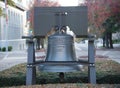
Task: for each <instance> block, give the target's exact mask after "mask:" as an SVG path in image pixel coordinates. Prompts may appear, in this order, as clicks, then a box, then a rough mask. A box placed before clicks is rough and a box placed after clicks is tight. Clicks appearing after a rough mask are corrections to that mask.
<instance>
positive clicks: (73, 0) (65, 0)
mask: <svg viewBox="0 0 120 88" xmlns="http://www.w3.org/2000/svg"><path fill="white" fill-rule="evenodd" d="M58 2H59V3H60V4H61V6H77V5H78V0H58Z"/></svg>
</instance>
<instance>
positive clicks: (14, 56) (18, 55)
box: [0, 44, 120, 71]
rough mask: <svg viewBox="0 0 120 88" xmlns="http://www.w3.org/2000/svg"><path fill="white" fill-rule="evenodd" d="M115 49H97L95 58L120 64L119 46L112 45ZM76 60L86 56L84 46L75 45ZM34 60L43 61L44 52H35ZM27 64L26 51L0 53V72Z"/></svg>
mask: <svg viewBox="0 0 120 88" xmlns="http://www.w3.org/2000/svg"><path fill="white" fill-rule="evenodd" d="M114 47H115V49H101V48H97V50H96V56H104V57H107V58H110V59H112V60H114V61H116V62H118V63H120V44H119V45H114ZM75 50H76V56H77V58H79V57H82V56H88V51H87V50H88V46H87V45H86V44H75ZM35 56H36V57H37V58H36V59H43V58H44V57H45V52H36V54H35ZM26 62H27V51H26V50H23V51H12V52H0V71H3V70H5V69H8V68H10V67H12V66H14V65H17V64H20V63H26Z"/></svg>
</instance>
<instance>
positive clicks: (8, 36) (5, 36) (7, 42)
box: [0, 0, 27, 50]
mask: <svg viewBox="0 0 120 88" xmlns="http://www.w3.org/2000/svg"><path fill="white" fill-rule="evenodd" d="M13 1H14V2H15V4H16V7H12V6H9V5H7V16H8V21H7V23H6V18H5V16H1V17H0V47H1V48H2V47H6V46H12V47H13V50H18V49H24V48H25V46H26V44H25V40H23V39H22V36H23V35H26V34H27V31H26V30H27V29H26V20H27V19H26V7H25V6H26V5H25V4H26V3H25V2H26V0H13ZM0 7H1V8H2V10H3V11H4V12H5V3H4V2H2V1H0Z"/></svg>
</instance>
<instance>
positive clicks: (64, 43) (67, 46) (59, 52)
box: [39, 33, 80, 72]
mask: <svg viewBox="0 0 120 88" xmlns="http://www.w3.org/2000/svg"><path fill="white" fill-rule="evenodd" d="M45 61H53V62H54V61H56V62H58V63H59V62H60V61H77V59H76V55H75V48H74V42H73V37H72V36H71V35H68V34H66V33H55V34H53V35H51V36H49V37H48V48H47V55H46V59H45ZM39 70H40V71H45V72H73V71H80V66H79V65H66V64H56V65H55V64H43V65H40V66H39Z"/></svg>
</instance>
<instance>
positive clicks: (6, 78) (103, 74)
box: [0, 58, 120, 87]
mask: <svg viewBox="0 0 120 88" xmlns="http://www.w3.org/2000/svg"><path fill="white" fill-rule="evenodd" d="M84 69H85V70H84V71H81V72H69V73H65V79H64V80H62V81H61V80H60V79H59V76H58V75H59V73H47V72H39V71H38V70H37V76H36V79H37V82H36V84H59V83H75V84H76V85H77V84H81V83H88V68H87V67H86V66H85V67H84ZM119 69H120V64H119V63H117V62H114V61H112V60H105V59H101V58H100V59H96V73H97V83H98V84H120V70H119ZM25 75H26V64H25V63H24V64H19V65H16V66H14V67H12V68H10V69H7V70H4V71H2V72H0V87H4V86H20V85H25V78H26V76H25Z"/></svg>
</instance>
